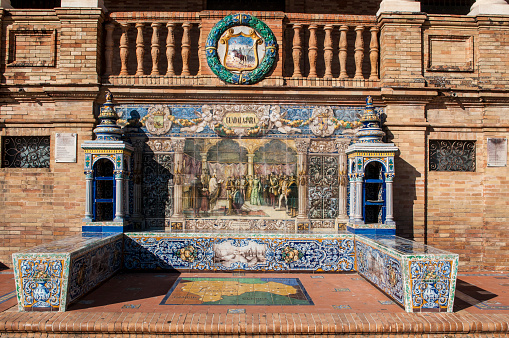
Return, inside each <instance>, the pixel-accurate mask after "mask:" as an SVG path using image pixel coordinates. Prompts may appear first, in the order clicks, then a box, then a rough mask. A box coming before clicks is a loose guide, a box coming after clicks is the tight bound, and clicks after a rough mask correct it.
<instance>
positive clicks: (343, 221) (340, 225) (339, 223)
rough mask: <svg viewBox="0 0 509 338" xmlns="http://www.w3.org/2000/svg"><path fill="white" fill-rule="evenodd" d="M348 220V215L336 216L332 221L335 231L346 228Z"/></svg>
mask: <svg viewBox="0 0 509 338" xmlns="http://www.w3.org/2000/svg"><path fill="white" fill-rule="evenodd" d="M349 221H350V220H349V219H348V216H339V217H338V218H336V220H335V222H334V223H335V224H334V227H335V229H336V231H342V230H346V227H347V225H348V222H349Z"/></svg>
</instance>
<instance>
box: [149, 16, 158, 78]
mask: <svg viewBox="0 0 509 338" xmlns="http://www.w3.org/2000/svg"><path fill="white" fill-rule="evenodd" d="M159 27H161V24H160V23H157V22H154V23H153V24H152V41H151V44H152V45H151V51H150V54H151V55H152V72H150V75H152V76H154V75H159V54H160V53H161V51H160V50H159Z"/></svg>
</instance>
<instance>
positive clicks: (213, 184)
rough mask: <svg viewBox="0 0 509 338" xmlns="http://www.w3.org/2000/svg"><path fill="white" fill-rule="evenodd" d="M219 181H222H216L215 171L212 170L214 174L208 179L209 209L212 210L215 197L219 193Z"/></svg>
mask: <svg viewBox="0 0 509 338" xmlns="http://www.w3.org/2000/svg"><path fill="white" fill-rule="evenodd" d="M221 183H223V181H222V180H221V181H218V180H217V177H216V173H215V172H214V175H213V176H212V177H211V178H210V180H209V199H210V200H209V206H210V210H214V207H215V206H216V203H217V199H218V198H219V195H220V194H221Z"/></svg>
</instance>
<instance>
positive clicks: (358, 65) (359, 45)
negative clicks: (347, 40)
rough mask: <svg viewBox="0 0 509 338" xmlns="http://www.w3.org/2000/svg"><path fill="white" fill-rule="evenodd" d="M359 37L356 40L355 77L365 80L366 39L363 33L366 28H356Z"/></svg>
mask: <svg viewBox="0 0 509 338" xmlns="http://www.w3.org/2000/svg"><path fill="white" fill-rule="evenodd" d="M355 32H356V33H357V36H356V38H355V76H354V79H356V80H361V79H364V77H363V76H362V61H363V60H364V39H363V38H362V33H363V32H364V26H357V27H355Z"/></svg>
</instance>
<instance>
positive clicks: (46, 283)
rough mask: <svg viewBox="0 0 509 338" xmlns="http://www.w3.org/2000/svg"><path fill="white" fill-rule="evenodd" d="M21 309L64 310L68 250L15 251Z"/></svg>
mask: <svg viewBox="0 0 509 338" xmlns="http://www.w3.org/2000/svg"><path fill="white" fill-rule="evenodd" d="M13 260H14V273H15V280H16V292H17V296H18V310H19V311H33V310H39V311H63V309H62V308H61V305H62V297H65V293H66V289H67V276H68V272H69V258H68V255H67V254H54V253H53V254H43V253H36V254H14V255H13Z"/></svg>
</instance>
